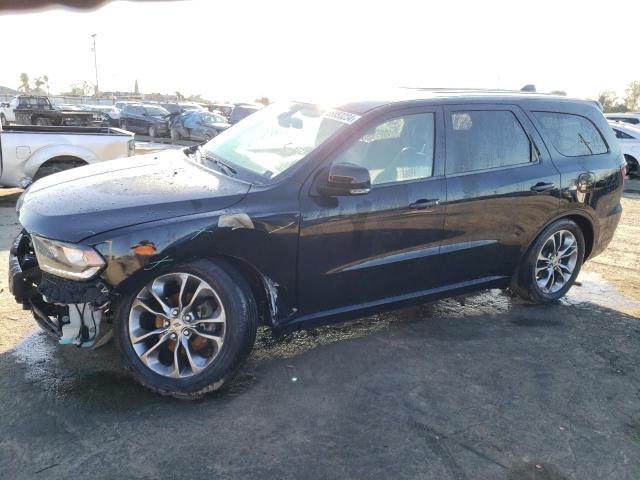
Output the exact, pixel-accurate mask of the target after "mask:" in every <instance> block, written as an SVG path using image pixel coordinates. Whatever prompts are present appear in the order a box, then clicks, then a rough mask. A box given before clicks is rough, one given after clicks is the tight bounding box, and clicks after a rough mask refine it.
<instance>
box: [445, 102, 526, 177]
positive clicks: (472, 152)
mask: <svg viewBox="0 0 640 480" xmlns="http://www.w3.org/2000/svg"><path fill="white" fill-rule="evenodd" d="M448 123H449V124H448V126H447V128H448V130H447V166H446V172H447V173H449V174H451V173H461V172H470V171H474V170H483V169H486V168H496V167H505V166H509V165H518V164H524V163H529V162H530V161H531V158H532V148H531V143H530V141H529V137H528V136H527V134H526V133H525V131H524V129H523V128H522V125H520V122H519V121H518V119H517V118H516V116H515V115H514V114H513V113H512V112H509V111H507V110H495V111H489V110H485V111H479V110H471V111H463V112H453V113H452V114H451V115H450V116H449V118H448Z"/></svg>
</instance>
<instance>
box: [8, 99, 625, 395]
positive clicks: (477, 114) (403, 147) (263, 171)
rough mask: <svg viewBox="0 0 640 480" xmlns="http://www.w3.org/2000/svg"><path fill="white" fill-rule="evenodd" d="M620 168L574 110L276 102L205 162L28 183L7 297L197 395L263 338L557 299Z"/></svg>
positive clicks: (607, 225) (122, 163)
mask: <svg viewBox="0 0 640 480" xmlns="http://www.w3.org/2000/svg"><path fill="white" fill-rule="evenodd" d="M623 170H624V162H623V157H622V154H621V152H620V148H619V146H618V143H617V141H616V138H615V137H614V135H613V132H612V130H611V128H609V126H608V124H607V121H606V120H605V118H604V117H603V115H602V113H601V112H600V111H599V110H598V108H597V107H596V106H595V105H594V104H592V103H589V102H586V101H580V100H572V99H567V98H564V97H554V96H545V95H537V94H515V93H514V94H509V93H490V92H454V91H411V90H405V91H401V92H395V93H393V95H392V96H391V97H390V99H388V100H386V101H379V100H378V101H373V100H371V101H354V102H352V103H348V104H343V105H341V106H337V107H336V108H334V109H326V108H323V107H319V106H317V105H313V104H308V103H280V104H274V105H271V106H269V107H267V108H265V109H263V110H261V111H259V112H257V113H255V114H253V115H251V116H250V117H248V118H247V119H246V120H244V121H242V122H241V123H240V124H238V125H236V126H234V127H232V128H230V129H228V130H226V131H224V132H222V133H220V135H218V136H216V137H215V138H213V139H212V140H211V141H209V142H208V143H207V144H205V145H203V146H198V147H191V148H187V149H184V150H174V151H167V152H164V153H158V154H151V155H145V156H141V157H138V158H137V159H133V160H132V159H131V158H128V159H126V160H116V161H113V162H108V163H102V164H96V165H90V166H86V167H81V168H77V169H73V170H69V171H66V172H62V173H59V174H56V175H52V176H50V177H46V178H43V179H42V180H39V181H37V182H35V183H34V184H33V185H32V186H31V187H30V189H29V190H28V191H27V192H25V194H24V196H23V198H22V199H21V201H20V203H19V205H18V208H19V219H20V222H21V224H22V226H23V227H24V231H23V232H22V234H21V235H20V236H19V237H18V238H17V239H16V241H15V244H14V246H13V248H12V251H11V269H10V272H11V278H10V281H11V288H12V292H13V294H14V296H15V298H16V299H17V301H18V302H22V303H23V304H24V305H25V306H26V307H28V308H31V309H32V310H33V314H34V317H35V319H36V320H37V321H38V323H39V324H40V325H41V326H42V327H43V328H44V329H45V330H47V331H49V332H51V333H52V334H54V335H56V336H57V337H58V338H59V339H60V342H61V343H70V344H75V345H79V346H83V347H90V346H92V345H95V344H98V343H101V342H103V341H104V339H105V338H107V337H105V334H106V333H107V332H108V331H110V330H111V329H112V330H113V332H114V335H115V339H116V342H117V344H118V345H119V348H120V349H121V351H122V353H123V356H124V359H125V361H126V362H127V364H128V365H129V367H130V368H131V370H132V372H133V374H134V375H135V377H136V378H137V379H138V380H139V381H140V382H141V383H142V384H144V385H146V386H147V387H149V388H151V389H153V390H155V391H157V392H160V393H164V394H171V395H176V396H193V395H200V394H202V393H204V392H208V391H212V390H215V389H217V388H219V387H220V386H221V385H222V384H223V383H224V382H225V381H226V380H227V379H228V378H229V377H230V375H231V374H232V373H233V372H234V370H235V369H236V368H237V367H238V365H239V364H240V363H241V362H242V360H244V359H245V358H246V357H247V355H248V354H249V352H250V350H251V348H252V345H253V342H254V339H255V335H256V328H257V326H258V325H259V324H263V325H268V326H270V327H272V328H273V329H275V330H279V331H286V330H291V329H294V328H298V327H300V326H312V325H317V324H320V323H324V322H329V321H339V320H345V319H348V318H352V317H359V316H362V315H366V314H370V313H373V312H379V311H382V310H385V309H391V308H396V307H399V306H402V305H407V304H413V303H420V302H425V301H429V300H433V299H437V298H442V297H445V296H450V295H454V294H460V293H464V292H469V291H473V290H479V289H486V288H490V287H491V288H494V287H498V288H509V289H511V290H512V291H513V292H515V293H516V294H518V295H521V296H522V297H524V298H526V299H528V300H530V301H533V302H538V303H546V302H551V301H554V300H557V299H558V298H560V297H562V296H563V295H564V294H565V293H566V292H567V290H568V289H569V288H570V287H571V285H572V283H573V282H574V280H575V278H576V276H577V275H578V272H579V271H580V267H581V265H582V263H583V262H584V261H585V260H586V259H588V258H592V257H594V256H595V255H597V254H599V253H600V252H602V250H603V249H604V248H605V247H606V246H607V244H608V243H609V241H610V240H611V237H612V235H613V233H614V230H615V228H616V226H617V224H618V221H619V219H620V214H621V206H620V197H621V194H622V184H623ZM478 328H481V327H478Z"/></svg>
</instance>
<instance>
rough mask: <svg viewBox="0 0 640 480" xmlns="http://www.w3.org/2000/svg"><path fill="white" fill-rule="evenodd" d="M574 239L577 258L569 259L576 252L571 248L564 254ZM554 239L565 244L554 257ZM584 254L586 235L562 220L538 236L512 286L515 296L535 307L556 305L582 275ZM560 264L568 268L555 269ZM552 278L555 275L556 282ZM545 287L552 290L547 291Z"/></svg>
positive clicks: (573, 223) (565, 220) (573, 225)
mask: <svg viewBox="0 0 640 480" xmlns="http://www.w3.org/2000/svg"><path fill="white" fill-rule="evenodd" d="M565 232H568V233H569V234H570V235H568V234H567V233H565ZM571 237H573V240H575V256H574V255H573V253H571V254H570V255H569V253H570V252H571V251H572V250H570V249H569V248H567V250H566V252H565V254H562V250H563V247H564V246H566V245H569V242H570V241H571ZM552 238H555V242H556V243H560V244H561V245H560V248H558V251H556V252H554V253H551V250H552V247H553V245H555V243H553V242H552V241H551V239H552ZM558 239H560V240H558ZM584 252H585V245H584V235H583V234H582V230H581V229H580V227H579V226H578V225H577V224H576V223H575V222H574V221H572V220H569V219H561V220H557V221H555V222H553V223H552V224H551V225H549V226H548V227H547V228H545V229H544V230H543V231H542V233H540V235H538V237H537V238H536V240H535V241H534V242H533V244H532V245H531V247H530V248H529V250H528V251H527V254H526V255H525V256H524V258H523V260H522V263H521V264H520V266H519V268H518V272H517V273H516V275H515V278H514V281H513V282H512V288H513V290H514V292H515V293H516V294H518V295H519V296H521V297H522V298H524V299H525V300H528V301H531V302H533V303H539V304H544V303H551V302H555V301H556V300H558V299H560V298H562V297H563V296H564V295H565V294H566V293H567V292H568V291H569V289H570V288H571V286H572V285H573V283H574V281H575V279H576V277H577V276H578V274H579V273H580V268H581V267H582V262H583V261H584ZM549 258H551V259H552V260H549ZM565 262H566V264H565ZM560 264H562V265H564V268H563V267H562V266H558V267H556V266H555V265H560ZM550 269H551V270H550ZM551 274H553V275H554V276H553V278H552V277H551V276H550V275H551ZM547 275H549V276H548V277H547ZM556 275H557V280H556ZM545 279H547V280H545ZM541 284H545V285H546V286H549V288H544V287H542V286H541Z"/></svg>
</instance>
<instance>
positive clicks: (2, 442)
mask: <svg viewBox="0 0 640 480" xmlns="http://www.w3.org/2000/svg"><path fill="white" fill-rule="evenodd" d="M2 193H3V195H2V196H0V265H1V266H2V271H0V287H2V288H3V291H2V292H0V309H1V310H0V432H1V433H0V477H1V478H12V479H21V478H61V479H67V478H73V477H80V478H86V477H89V476H90V477H92V478H105V479H106V478H154V479H158V478H205V477H207V478H295V479H298V478H306V479H326V478H373V477H377V478H429V479H431V478H433V479H438V480H447V479H469V480H475V479H491V480H494V479H508V480H527V479H529V480H532V479H533V480H540V479H548V480H550V479H553V480H560V479H575V480H585V479H590V480H591V479H616V480H621V479H629V480H632V479H638V478H640V373H638V368H637V367H638V360H639V358H640V324H639V323H638V316H640V292H638V286H640V281H639V280H638V273H639V271H640V220H639V218H640V199H636V198H631V197H628V198H625V199H624V215H623V220H622V224H621V225H620V227H619V229H618V231H617V233H616V236H615V239H614V241H613V243H612V244H611V246H610V247H609V249H608V250H607V251H606V252H605V253H604V254H603V255H601V256H600V257H598V258H596V259H594V260H593V261H591V262H590V263H588V264H587V265H586V267H585V268H584V270H583V273H582V274H581V276H580V281H581V283H582V284H581V286H577V287H575V288H573V289H572V291H571V292H570V295H568V297H567V298H566V299H564V300H563V301H561V302H559V303H558V304H556V305H552V306H547V307H537V306H527V305H523V304H520V303H519V302H514V301H512V300H511V299H509V298H508V297H506V296H505V295H503V294H502V293H500V292H498V291H490V292H483V293H480V294H478V295H475V296H473V297H471V298H468V299H467V300H466V303H465V304H464V305H461V304H460V303H458V302H457V301H455V300H446V301H441V302H436V303H433V304H430V305H425V306H423V307H420V308H414V309H406V310H402V311H397V312H393V313H389V314H385V315H380V316H376V317H372V318H367V319H363V320H360V321H358V322H355V323H351V324H349V325H347V326H334V327H328V328H323V329H318V330H315V331H312V332H302V333H297V334H295V335H292V336H290V337H287V338H285V339H283V340H278V341H274V340H273V339H271V337H270V336H269V335H268V334H267V333H265V332H262V333H261V335H260V337H259V339H258V344H257V347H256V349H255V350H254V353H253V355H252V357H251V359H250V361H249V362H248V363H247V365H246V366H245V367H243V369H242V371H241V372H240V375H239V376H238V378H237V380H236V381H234V382H233V383H232V384H231V385H230V386H229V387H228V388H226V389H225V390H224V391H223V392H220V393H218V394H215V395H212V396H209V397H207V398H205V399H203V400H200V401H195V402H183V401H177V400H172V399H166V398H160V397H158V396H155V395H153V394H151V393H148V392H147V391H146V390H144V389H143V388H141V387H139V386H137V385H136V384H135V383H134V382H133V381H132V380H131V379H130V378H129V376H128V375H127V374H126V373H125V372H124V370H123V368H122V366H121V364H120V361H119V358H118V356H117V355H116V352H115V351H114V349H113V348H112V347H111V346H108V347H106V348H103V349H101V350H98V351H96V352H88V351H84V350H76V349H74V348H71V347H67V348H58V347H57V346H56V345H55V344H54V342H53V341H51V340H50V339H49V338H47V337H45V336H44V335H43V334H41V333H39V332H37V331H36V330H35V328H34V326H33V324H32V323H31V321H30V319H29V315H28V314H27V313H26V312H23V311H21V310H18V309H16V305H15V303H14V302H13V300H12V298H11V297H10V295H9V294H8V291H7V286H6V263H7V249H8V247H9V245H10V241H11V239H12V237H13V235H14V234H15V232H16V229H17V225H16V224H15V215H14V214H13V203H14V202H15V198H16V193H15V191H13V192H12V191H7V190H5V191H3V192H2Z"/></svg>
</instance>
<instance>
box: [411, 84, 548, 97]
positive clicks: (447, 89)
mask: <svg viewBox="0 0 640 480" xmlns="http://www.w3.org/2000/svg"><path fill="white" fill-rule="evenodd" d="M400 88H404V89H407V90H421V91H425V92H463V93H466V92H482V93H532V94H535V95H553V94H552V93H542V92H537V91H536V90H535V85H525V86H524V87H523V88H522V89H521V90H508V89H502V88H469V87H461V88H457V87H400Z"/></svg>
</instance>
